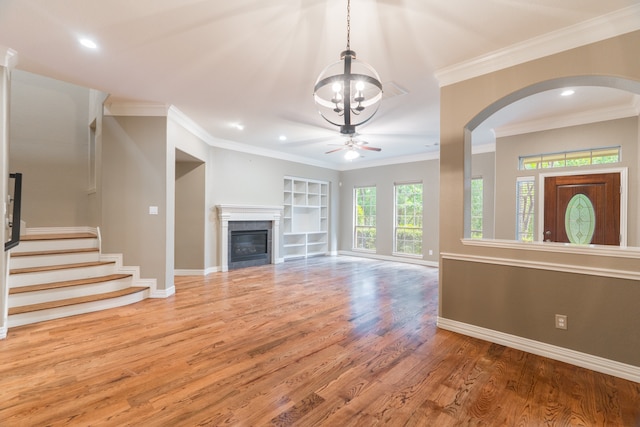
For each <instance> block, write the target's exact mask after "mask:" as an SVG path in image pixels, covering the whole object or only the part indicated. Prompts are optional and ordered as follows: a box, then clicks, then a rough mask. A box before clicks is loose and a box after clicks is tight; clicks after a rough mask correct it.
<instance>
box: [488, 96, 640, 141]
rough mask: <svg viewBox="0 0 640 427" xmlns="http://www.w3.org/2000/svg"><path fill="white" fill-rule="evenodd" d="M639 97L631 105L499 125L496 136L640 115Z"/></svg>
mask: <svg viewBox="0 0 640 427" xmlns="http://www.w3.org/2000/svg"><path fill="white" fill-rule="evenodd" d="M637 99H640V97H638V95H634V97H633V103H632V104H631V105H623V106H615V107H607V108H601V109H597V110H590V111H582V112H580V113H575V114H568V115H559V116H555V117H548V118H545V119H539V120H531V121H528V122H522V123H517V124H514V125H510V126H509V125H507V126H503V127H498V128H496V129H494V131H495V134H496V138H503V137H505V136H513V135H522V134H525V133H532V132H541V131H546V130H551V129H561V128H565V127H569V126H580V125H586V124H591V123H598V122H606V121H610V120H618V119H625V118H628V117H634V116H637V115H638V111H637V108H638V106H636V105H635V103H636V100H637Z"/></svg>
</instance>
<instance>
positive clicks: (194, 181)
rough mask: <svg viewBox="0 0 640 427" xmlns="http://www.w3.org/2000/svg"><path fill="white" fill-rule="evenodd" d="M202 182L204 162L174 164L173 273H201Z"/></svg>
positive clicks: (203, 202) (204, 187)
mask: <svg viewBox="0 0 640 427" xmlns="http://www.w3.org/2000/svg"><path fill="white" fill-rule="evenodd" d="M205 183H206V167H205V164H204V163H202V162H176V194H175V204H176V207H175V212H176V215H175V237H174V240H175V268H176V270H204V265H205V237H206V236H205V233H204V225H205V216H206V207H205V192H206V186H205Z"/></svg>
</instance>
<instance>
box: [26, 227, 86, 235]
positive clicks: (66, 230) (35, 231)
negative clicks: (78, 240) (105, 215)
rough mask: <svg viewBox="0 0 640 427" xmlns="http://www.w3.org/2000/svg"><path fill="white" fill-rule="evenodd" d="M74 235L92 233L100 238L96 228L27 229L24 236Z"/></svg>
mask: <svg viewBox="0 0 640 427" xmlns="http://www.w3.org/2000/svg"><path fill="white" fill-rule="evenodd" d="M73 233H91V234H95V235H96V237H97V236H98V230H97V229H96V228H94V227H31V228H26V229H25V230H24V234H23V235H27V236H28V235H33V234H73Z"/></svg>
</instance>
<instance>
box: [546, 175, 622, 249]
mask: <svg viewBox="0 0 640 427" xmlns="http://www.w3.org/2000/svg"><path fill="white" fill-rule="evenodd" d="M543 239H544V241H546V242H564V243H577V244H594V245H619V244H620V174H619V173H603V174H591V175H572V176H553V177H546V178H545V180H544V236H543Z"/></svg>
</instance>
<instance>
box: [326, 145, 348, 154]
mask: <svg viewBox="0 0 640 427" xmlns="http://www.w3.org/2000/svg"><path fill="white" fill-rule="evenodd" d="M340 150H344V147H341V148H336V149H335V150H331V151H327V152H326V153H324V154H331V153H335V152H336V151H340Z"/></svg>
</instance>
